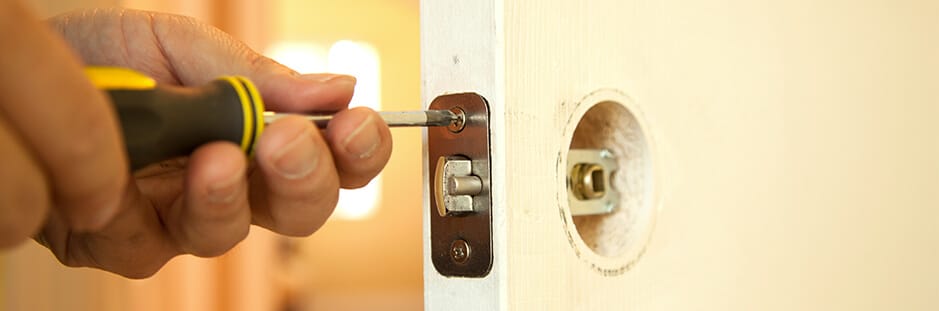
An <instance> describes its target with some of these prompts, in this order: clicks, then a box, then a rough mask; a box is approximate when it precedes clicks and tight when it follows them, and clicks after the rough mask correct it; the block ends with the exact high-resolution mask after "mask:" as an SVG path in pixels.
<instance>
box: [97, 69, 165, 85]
mask: <svg viewBox="0 0 939 311" xmlns="http://www.w3.org/2000/svg"><path fill="white" fill-rule="evenodd" d="M85 75H86V76H88V79H89V80H91V84H94V85H95V87H97V88H98V89H102V90H149V89H153V88H155V87H156V81H155V80H153V79H152V78H150V77H148V76H146V75H144V74H142V73H139V72H137V71H134V70H132V69H127V68H121V67H103V66H91V67H85Z"/></svg>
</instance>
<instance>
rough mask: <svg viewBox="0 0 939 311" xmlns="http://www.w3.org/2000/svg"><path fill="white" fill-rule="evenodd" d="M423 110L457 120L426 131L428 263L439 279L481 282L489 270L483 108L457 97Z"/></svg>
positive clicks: (473, 97)
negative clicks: (444, 113)
mask: <svg viewBox="0 0 939 311" xmlns="http://www.w3.org/2000/svg"><path fill="white" fill-rule="evenodd" d="M429 109H433V110H450V111H453V112H454V113H456V114H458V115H462V118H461V120H463V122H462V123H459V122H458V123H454V124H452V125H451V126H449V127H436V128H428V129H427V148H428V150H427V154H428V163H427V168H428V170H429V172H430V174H428V175H429V178H430V180H429V184H430V195H431V198H430V211H428V212H429V213H430V240H431V241H430V243H431V247H430V252H431V254H430V255H431V261H432V262H433V263H434V267H435V268H436V269H437V271H438V272H440V274H442V275H444V276H458V277H484V276H486V275H487V274H489V271H490V270H491V269H492V214H491V209H492V199H491V197H490V191H489V189H491V187H492V185H491V180H490V178H489V176H490V170H489V167H490V166H489V159H490V156H489V106H488V104H487V103H486V100H485V98H483V97H482V96H480V95H479V94H475V93H461V94H449V95H443V96H440V97H437V98H435V99H434V101H433V102H432V103H431V104H430V107H429Z"/></svg>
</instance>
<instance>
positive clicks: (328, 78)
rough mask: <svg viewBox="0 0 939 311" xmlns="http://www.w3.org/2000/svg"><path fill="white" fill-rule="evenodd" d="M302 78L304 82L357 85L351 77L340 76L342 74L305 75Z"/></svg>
mask: <svg viewBox="0 0 939 311" xmlns="http://www.w3.org/2000/svg"><path fill="white" fill-rule="evenodd" d="M300 78H302V79H304V80H310V81H316V82H319V83H326V84H351V85H355V83H356V79H355V77H353V76H350V75H340V74H331V73H320V74H305V75H300Z"/></svg>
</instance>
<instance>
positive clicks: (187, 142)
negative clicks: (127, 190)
mask: <svg viewBox="0 0 939 311" xmlns="http://www.w3.org/2000/svg"><path fill="white" fill-rule="evenodd" d="M232 83H233V82H230V81H227V80H215V81H212V82H211V83H209V84H206V85H205V86H202V87H198V88H191V87H172V86H157V87H156V88H154V89H148V90H108V91H107V93H108V94H109V95H110V96H111V100H112V102H113V104H114V107H115V109H116V110H117V115H118V118H119V119H120V122H121V130H122V131H123V134H124V143H125V145H126V146H127V154H128V156H129V157H130V166H131V169H133V170H136V169H139V168H142V167H144V166H146V165H149V164H153V163H156V162H160V161H163V160H168V159H171V158H175V157H181V156H188V155H189V154H191V153H192V152H193V151H194V150H195V149H196V148H197V147H199V146H201V145H203V144H205V143H208V142H213V141H220V140H222V141H230V142H233V143H235V144H238V145H244V143H243V142H244V140H245V135H246V134H247V135H249V138H251V137H253V136H254V133H253V131H254V129H255V127H254V126H253V124H247V125H248V126H250V127H251V129H250V131H249V132H248V133H246V132H245V126H246V124H245V120H257V118H255V116H253V114H254V111H253V110H251V109H252V108H253V107H252V103H245V102H243V100H245V99H244V97H243V96H239V94H238V91H237V90H236V89H235V87H236V86H233V85H232ZM246 113H247V114H252V115H249V117H248V118H247V119H246V118H245V114H246ZM249 122H252V123H253V121H249ZM243 147H244V146H243ZM247 148H251V146H250V145H249V146H248V147H247ZM246 151H248V150H246Z"/></svg>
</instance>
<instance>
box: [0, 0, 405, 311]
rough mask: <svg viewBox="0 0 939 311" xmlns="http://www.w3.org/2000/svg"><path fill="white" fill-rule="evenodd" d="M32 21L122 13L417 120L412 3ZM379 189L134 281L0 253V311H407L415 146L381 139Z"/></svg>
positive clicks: (110, 2)
mask: <svg viewBox="0 0 939 311" xmlns="http://www.w3.org/2000/svg"><path fill="white" fill-rule="evenodd" d="M30 1H32V3H33V5H34V7H35V9H36V11H37V12H38V13H39V14H40V15H41V16H44V17H50V16H53V15H56V14H59V13H63V12H67V11H70V10H74V9H78V8H83V7H107V6H122V7H128V8H135V9H143V10H153V11H163V12H171V13H177V14H183V15H189V16H193V17H196V18H198V19H200V20H202V21H204V22H206V23H208V24H212V25H214V26H216V27H218V28H220V29H222V30H224V31H226V32H228V33H230V34H232V35H233V36H234V37H236V38H240V39H242V40H243V41H245V42H246V43H247V44H248V45H249V46H251V47H253V48H254V49H255V50H257V51H259V52H262V53H264V54H266V55H268V56H270V57H272V58H274V59H276V60H278V61H280V62H281V63H284V64H286V65H288V66H290V67H292V68H294V69H296V70H298V71H300V72H303V73H307V72H325V71H329V72H338V73H346V74H352V75H354V76H356V77H357V78H358V81H359V83H358V85H357V86H356V95H355V97H354V98H353V103H352V104H353V105H362V106H369V107H372V108H374V109H384V110H412V109H420V108H421V103H420V72H419V71H420V65H419V62H420V55H419V41H418V40H419V29H418V27H419V21H418V14H419V12H418V0H385V1H381V0H344V1H326V0H271V1H252V0H71V1H69V0H30ZM392 134H393V135H394V146H395V149H394V153H393V154H392V157H391V161H390V162H389V164H388V167H387V168H386V169H385V170H384V172H383V173H382V175H381V176H380V178H378V179H377V180H375V181H373V182H372V183H371V184H370V185H369V186H367V187H365V188H364V189H360V190H355V191H347V192H344V193H342V194H341V198H340V203H339V205H340V206H339V208H338V209H337V211H336V212H335V213H334V214H333V217H332V218H331V219H330V221H329V222H327V223H326V225H325V226H323V227H322V229H320V230H319V231H318V232H317V233H316V234H314V235H313V236H311V237H308V238H301V239H297V238H284V237H279V236H276V235H275V234H272V233H271V232H269V231H267V230H265V229H262V228H258V227H253V228H252V229H251V234H250V235H249V237H248V238H247V239H246V240H245V241H244V242H242V243H241V244H239V246H237V247H236V248H235V249H234V250H232V251H230V252H229V253H228V254H226V255H224V256H222V257H219V258H213V259H203V258H195V257H192V256H179V257H177V258H175V259H173V260H172V261H170V262H169V263H168V264H167V265H166V266H165V267H164V268H163V269H162V270H161V271H160V272H159V273H157V274H156V275H155V276H153V277H152V278H149V279H146V280H127V279H124V278H122V277H119V276H116V275H113V274H110V273H106V272H102V271H98V270H91V269H86V268H80V269H74V268H66V267H63V266H62V265H61V264H59V263H58V262H57V261H56V260H55V257H54V256H53V255H52V254H51V253H49V251H47V250H46V249H44V248H42V247H41V246H39V245H38V244H36V243H34V242H32V241H30V242H27V243H23V245H21V246H19V247H17V248H15V249H12V250H6V251H3V252H0V280H2V283H0V285H2V288H0V307H2V310H420V309H421V308H422V295H423V294H422V293H423V289H422V286H423V284H422V280H421V274H422V272H421V271H422V270H421V212H422V208H421V206H422V192H421V183H422V182H421V173H420V172H421V167H420V165H421V136H420V130H419V129H395V130H393V131H392Z"/></svg>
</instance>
